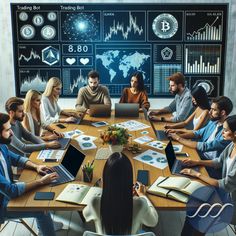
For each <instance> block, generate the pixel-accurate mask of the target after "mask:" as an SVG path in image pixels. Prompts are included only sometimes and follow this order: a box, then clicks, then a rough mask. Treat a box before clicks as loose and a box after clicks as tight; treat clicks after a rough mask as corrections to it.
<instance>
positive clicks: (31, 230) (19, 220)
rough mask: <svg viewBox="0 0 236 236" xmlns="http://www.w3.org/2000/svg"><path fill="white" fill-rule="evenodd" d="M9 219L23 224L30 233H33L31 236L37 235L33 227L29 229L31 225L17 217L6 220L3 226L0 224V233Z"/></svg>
mask: <svg viewBox="0 0 236 236" xmlns="http://www.w3.org/2000/svg"><path fill="white" fill-rule="evenodd" d="M9 221H14V222H16V223H20V224H23V225H24V226H25V228H26V229H28V230H29V231H30V233H31V234H32V235H33V236H38V234H36V233H35V231H34V230H33V229H31V227H30V226H29V225H28V224H27V223H26V221H24V220H23V219H18V220H8V221H7V222H6V223H5V224H4V225H3V227H1V225H0V233H1V232H2V231H3V230H4V228H5V227H6V226H7V224H8V223H9Z"/></svg>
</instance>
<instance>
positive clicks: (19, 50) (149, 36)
mask: <svg viewBox="0 0 236 236" xmlns="http://www.w3.org/2000/svg"><path fill="white" fill-rule="evenodd" d="M227 14H228V5H227V4H217V5H215V4H204V5H203V4H188V5H185V4H165V5H163V4H148V3H147V4H146V3H145V4H144V3H142V4H139V3H137V4H131V3H128V4H127V3H109V4H106V3H100V4H99V3H96V4H95V3H70V4H56V3H48V4H47V3H45V4H38V3H36V4H17V3H12V4H11V17H12V34H13V51H14V69H15V84H16V91H17V96H24V95H25V93H26V92H27V91H28V90H29V89H36V90H38V91H40V92H43V91H44V89H45V86H46V83H47V81H48V80H49V79H50V78H51V77H54V76H55V77H59V78H60V79H61V81H62V94H61V96H62V97H76V96H77V93H78V91H79V89H80V88H81V87H83V86H86V84H87V75H88V73H89V71H91V70H97V71H98V72H99V74H100V82H101V83H102V84H103V85H106V86H107V87H108V89H109V91H110V94H111V96H112V97H119V96H120V95H121V93H122V91H123V89H124V88H125V87H128V86H130V79H131V76H132V74H133V73H134V72H136V71H139V72H141V73H142V75H143V79H144V84H145V87H146V91H147V93H148V95H149V96H150V97H157V96H170V94H169V82H168V80H166V78H168V77H169V76H170V75H171V74H173V73H175V72H182V73H183V74H184V75H185V77H186V85H187V86H188V87H189V88H190V89H192V88H193V87H194V86H198V85H201V86H203V87H204V88H205V89H206V91H207V93H208V95H209V97H215V96H218V95H220V94H222V92H223V85H224V70H225V60H224V59H225V48H226V32H227V28H226V25H227Z"/></svg>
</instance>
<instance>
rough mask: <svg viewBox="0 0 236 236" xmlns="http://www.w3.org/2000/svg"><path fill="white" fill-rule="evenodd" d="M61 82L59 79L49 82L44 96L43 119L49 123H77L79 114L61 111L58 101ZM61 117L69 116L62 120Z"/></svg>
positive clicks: (55, 78) (51, 79) (54, 78)
mask: <svg viewBox="0 0 236 236" xmlns="http://www.w3.org/2000/svg"><path fill="white" fill-rule="evenodd" d="M61 88H62V84H61V80H60V79H59V78H57V77H52V78H50V79H49V80H48V82H47V85H46V89H45V91H44V93H43V96H42V104H41V112H42V116H43V119H44V120H45V121H46V122H47V123H48V124H51V123H54V122H64V123H75V122H76V121H77V119H76V118H77V117H78V116H77V114H76V113H74V112H65V111H63V110H61V108H60V107H59V105H58V103H57V101H58V98H59V95H60V93H61ZM60 115H64V116H68V117H67V118H60V117H59V116H60Z"/></svg>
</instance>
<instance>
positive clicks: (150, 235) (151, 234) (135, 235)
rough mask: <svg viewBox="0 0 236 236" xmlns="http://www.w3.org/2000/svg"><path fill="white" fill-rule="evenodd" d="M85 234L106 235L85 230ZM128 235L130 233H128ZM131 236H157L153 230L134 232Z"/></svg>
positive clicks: (89, 235) (87, 235)
mask: <svg viewBox="0 0 236 236" xmlns="http://www.w3.org/2000/svg"><path fill="white" fill-rule="evenodd" d="M83 236H106V235H105V234H98V233H95V232H91V231H85V232H84V233H83ZM126 236H128V235H126ZM129 236H156V235H155V234H154V233H153V232H145V233H141V234H132V235H129Z"/></svg>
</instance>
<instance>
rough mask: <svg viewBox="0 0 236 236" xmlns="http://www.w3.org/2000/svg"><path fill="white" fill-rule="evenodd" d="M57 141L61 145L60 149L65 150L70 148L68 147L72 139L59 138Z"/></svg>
mask: <svg viewBox="0 0 236 236" xmlns="http://www.w3.org/2000/svg"><path fill="white" fill-rule="evenodd" d="M57 141H58V142H59V143H60V145H61V147H60V148H59V149H62V150H64V149H66V148H67V147H68V145H69V143H70V138H59V139H58V140H57Z"/></svg>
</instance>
